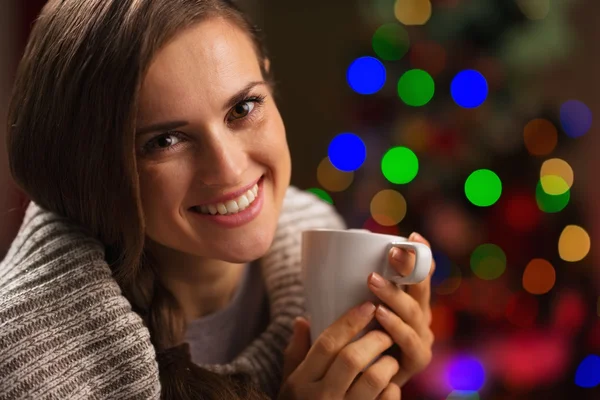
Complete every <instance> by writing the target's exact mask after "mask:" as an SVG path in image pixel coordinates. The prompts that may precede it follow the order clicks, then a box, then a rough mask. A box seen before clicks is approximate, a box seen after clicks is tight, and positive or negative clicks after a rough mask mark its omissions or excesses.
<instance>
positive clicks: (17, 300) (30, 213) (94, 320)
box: [0, 187, 345, 400]
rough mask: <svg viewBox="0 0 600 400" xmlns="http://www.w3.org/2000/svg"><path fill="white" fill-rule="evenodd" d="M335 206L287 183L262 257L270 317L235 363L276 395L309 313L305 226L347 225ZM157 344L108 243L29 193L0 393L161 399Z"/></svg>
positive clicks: (3, 282)
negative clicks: (303, 270) (303, 262)
mask: <svg viewBox="0 0 600 400" xmlns="http://www.w3.org/2000/svg"><path fill="white" fill-rule="evenodd" d="M344 227H345V226H344V222H343V220H342V219H341V218H340V216H339V215H338V214H337V213H336V212H335V211H334V209H333V208H332V207H331V206H330V205H328V204H326V203H324V202H322V201H321V200H319V199H317V198H316V197H315V196H313V195H312V194H308V193H306V192H302V191H300V190H298V189H296V188H294V187H290V188H289V189H288V191H287V194H286V196H285V200H284V205H283V210H282V213H281V216H280V219H279V225H278V228H277V232H276V234H275V239H274V241H273V243H272V245H271V248H270V250H269V252H268V253H267V254H266V255H265V256H264V257H263V258H262V259H261V260H260V263H261V270H262V274H263V278H264V280H265V286H266V289H267V293H268V296H269V302H270V324H269V326H268V327H267V329H266V330H265V331H264V332H263V333H262V334H261V335H260V336H259V337H258V338H257V339H256V340H254V341H253V342H252V343H251V344H250V345H249V346H248V347H246V349H244V350H243V351H242V352H241V353H240V354H239V355H238V356H237V357H236V358H235V359H234V360H233V361H232V362H231V363H229V364H224V365H202V367H204V368H207V369H209V370H211V371H214V372H217V373H220V374H231V373H243V374H247V375H249V376H250V377H251V379H252V380H253V381H254V382H255V383H256V384H258V385H260V387H261V388H262V389H263V390H264V391H265V392H266V393H267V394H268V395H269V396H271V397H272V398H274V397H276V395H277V392H278V390H279V386H280V384H281V377H282V366H283V351H284V349H285V347H286V346H287V344H288V342H289V339H290V337H291V334H292V323H293V320H294V318H295V317H296V316H299V315H304V313H305V308H304V298H303V286H302V281H301V277H300V241H301V232H302V231H303V230H305V229H311V228H339V229H343V228H344ZM159 397H160V381H159V377H158V364H157V363H156V352H155V349H154V348H153V346H152V344H151V342H150V333H149V331H148V329H147V328H146V327H145V325H144V323H143V321H142V319H141V318H140V317H139V315H137V314H136V313H135V312H133V311H132V309H131V305H130V303H129V302H128V301H127V299H125V297H124V296H123V295H122V293H121V290H120V288H119V285H118V284H117V282H116V281H115V280H114V278H113V277H112V274H111V270H110V268H109V266H108V264H107V263H106V261H105V260H104V247H103V246H102V244H101V243H99V242H98V241H97V240H95V239H94V238H91V237H89V236H87V235H86V234H85V233H84V232H83V231H82V230H81V229H79V228H78V227H77V226H76V225H74V224H72V223H71V222H69V221H68V220H66V219H65V218H63V217H61V216H58V215H56V214H54V213H52V212H49V211H46V210H43V209H41V208H40V207H39V206H37V205H36V204H35V203H33V202H31V203H30V204H29V206H28V208H27V212H26V214H25V218H24V220H23V224H22V225H21V228H20V230H19V233H18V235H17V237H16V238H15V240H14V241H13V243H12V245H11V247H10V249H9V251H8V253H7V255H6V257H5V258H4V260H3V261H2V262H1V263H0V399H1V400H5V399H6V400H9V399H10V400H14V399H36V400H37V399H61V400H63V399H158V398H159Z"/></svg>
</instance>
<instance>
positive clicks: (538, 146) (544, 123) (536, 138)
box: [523, 118, 558, 156]
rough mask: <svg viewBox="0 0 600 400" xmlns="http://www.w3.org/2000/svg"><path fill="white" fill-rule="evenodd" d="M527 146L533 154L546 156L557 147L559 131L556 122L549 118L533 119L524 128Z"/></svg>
mask: <svg viewBox="0 0 600 400" xmlns="http://www.w3.org/2000/svg"><path fill="white" fill-rule="evenodd" d="M523 137H524V142H525V147H526V148H527V151H528V152H529V154H531V155H533V156H545V155H548V154H550V153H552V151H554V149H555V148H556V145H557V143H558V131H557V130H556V127H555V126H554V124H553V123H552V122H550V121H548V120H547V119H543V118H536V119H532V120H531V121H529V122H528V123H527V125H525V129H524V130H523Z"/></svg>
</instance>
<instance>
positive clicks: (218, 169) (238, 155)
mask: <svg viewBox="0 0 600 400" xmlns="http://www.w3.org/2000/svg"><path fill="white" fill-rule="evenodd" d="M197 158H198V174H199V176H198V177H199V179H200V180H201V181H202V182H203V183H204V184H205V185H208V186H217V187H234V186H238V185H240V184H243V183H245V182H243V179H244V178H245V176H244V172H245V171H246V170H247V169H248V154H247V151H246V147H245V145H244V143H243V141H242V140H239V138H236V137H235V135H232V134H231V133H230V132H220V133H219V134H210V135H207V140H205V142H204V145H203V146H202V149H201V151H200V152H199V154H198V156H197Z"/></svg>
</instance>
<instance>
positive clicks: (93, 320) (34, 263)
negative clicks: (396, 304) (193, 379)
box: [0, 205, 158, 398]
mask: <svg viewBox="0 0 600 400" xmlns="http://www.w3.org/2000/svg"><path fill="white" fill-rule="evenodd" d="M154 359H155V354H154V349H153V347H152V345H151V343H150V335H149V332H148V330H147V329H146V328H145V327H144V324H143V321H142V320H141V318H140V317H139V316H138V315H137V314H135V313H134V312H133V311H132V310H131V307H130V304H129V302H128V301H127V299H125V297H124V296H122V294H121V290H120V287H119V285H118V284H117V282H116V281H115V280H114V279H113V278H112V274H111V271H110V268H109V266H108V264H107V263H106V262H105V261H104V252H103V248H102V246H101V245H100V244H99V243H98V242H96V241H95V240H94V239H93V238H91V237H87V236H86V235H84V234H83V233H82V232H81V231H79V230H78V229H77V227H75V226H72V225H70V224H69V223H68V222H67V221H66V220H65V219H63V218H61V217H60V216H57V215H55V214H52V213H49V212H47V211H44V210H42V209H40V208H38V207H36V206H35V205H32V206H30V207H29V208H28V210H27V214H26V217H25V220H24V222H23V225H22V227H21V229H20V231H19V234H18V235H17V238H16V240H15V241H14V242H13V245H12V246H11V249H10V250H9V253H8V254H7V257H6V258H5V259H4V260H3V261H2V263H0V376H2V377H3V379H2V381H1V382H0V398H23V397H27V398H37V397H42V394H44V393H45V394H49V393H50V394H53V395H56V396H57V397H63V398H67V397H68V398H80V397H86V396H91V397H93V396H95V395H98V393H99V392H98V391H102V393H103V394H105V395H106V396H107V397H111V396H110V394H111V393H112V394H113V395H114V394H115V393H114V392H113V390H116V389H117V386H118V389H119V390H120V391H124V392H126V393H127V390H130V389H131V388H132V387H134V386H136V385H137V386H139V385H140V384H141V382H144V383H145V384H146V388H144V389H143V390H144V391H146V390H147V389H148V388H149V387H150V388H152V386H153V385H154V389H152V390H154V392H155V393H158V392H157V389H156V387H157V385H158V384H157V383H156V384H153V383H152V381H153V380H154V375H156V376H157V374H158V372H157V367H156V365H155V361H154ZM117 376H118V378H117ZM157 379H158V378H156V379H155V380H156V381H157ZM117 381H118V382H119V385H115V383H116V382H117ZM111 387H112V389H111ZM138 390H141V389H138ZM134 392H135V390H134ZM147 393H150V392H147ZM147 397H152V395H149V396H147Z"/></svg>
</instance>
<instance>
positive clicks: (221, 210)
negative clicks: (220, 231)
mask: <svg viewBox="0 0 600 400" xmlns="http://www.w3.org/2000/svg"><path fill="white" fill-rule="evenodd" d="M217 211H218V212H219V214H221V215H225V214H227V207H225V204H223V203H219V204H217Z"/></svg>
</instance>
